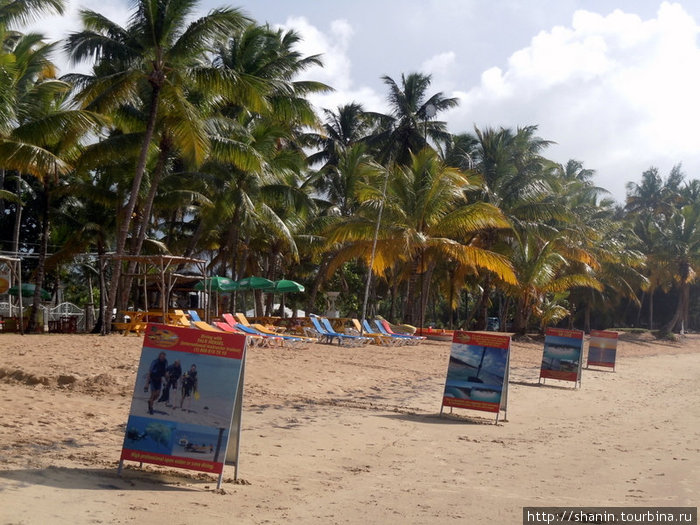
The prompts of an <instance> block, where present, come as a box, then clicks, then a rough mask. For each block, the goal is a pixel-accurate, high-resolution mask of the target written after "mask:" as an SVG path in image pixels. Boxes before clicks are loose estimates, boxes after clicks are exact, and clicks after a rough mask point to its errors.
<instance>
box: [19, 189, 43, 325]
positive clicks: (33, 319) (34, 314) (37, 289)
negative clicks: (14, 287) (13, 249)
mask: <svg viewBox="0 0 700 525" xmlns="http://www.w3.org/2000/svg"><path fill="white" fill-rule="evenodd" d="M42 204H43V206H42V207H43V210H42V212H43V213H42V217H41V243H40V245H39V262H38V264H37V267H36V278H35V280H34V304H32V311H31V316H30V318H29V326H28V327H27V331H28V332H29V333H32V332H34V330H35V328H36V326H37V321H38V320H39V307H40V306H41V288H42V286H43V285H44V273H45V271H46V254H47V252H48V249H49V205H50V200H49V178H48V177H46V178H45V179H44V191H43V195H42ZM20 293H21V290H20ZM20 322H24V319H21V320H20ZM42 328H43V327H42Z"/></svg>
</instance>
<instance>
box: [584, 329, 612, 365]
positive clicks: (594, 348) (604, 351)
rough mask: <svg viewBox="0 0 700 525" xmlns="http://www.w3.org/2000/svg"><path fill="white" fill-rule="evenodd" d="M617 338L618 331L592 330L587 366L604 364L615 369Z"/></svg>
mask: <svg viewBox="0 0 700 525" xmlns="http://www.w3.org/2000/svg"><path fill="white" fill-rule="evenodd" d="M617 338H618V333H617V332H606V331H604V330H591V340H590V341H589V342H588V360H587V361H586V367H589V366H604V367H608V368H612V369H613V370H615V357H616V354H617Z"/></svg>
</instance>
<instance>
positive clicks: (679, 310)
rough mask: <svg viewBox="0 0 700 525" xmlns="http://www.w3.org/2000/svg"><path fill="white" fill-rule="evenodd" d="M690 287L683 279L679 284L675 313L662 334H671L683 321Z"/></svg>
mask: <svg viewBox="0 0 700 525" xmlns="http://www.w3.org/2000/svg"><path fill="white" fill-rule="evenodd" d="M689 292H690V285H689V284H688V282H686V281H685V279H683V280H682V282H681V288H680V290H679V291H678V303H677V304H676V311H675V312H674V314H673V317H672V318H671V320H670V321H669V322H668V323H667V324H666V325H665V326H664V327H663V328H662V329H661V331H662V332H663V333H667V334H669V333H671V332H672V331H673V330H674V329H675V328H676V326H677V325H678V323H679V322H680V321H681V320H682V319H683V314H684V312H685V308H686V304H687V303H688V299H689V295H690V293H689Z"/></svg>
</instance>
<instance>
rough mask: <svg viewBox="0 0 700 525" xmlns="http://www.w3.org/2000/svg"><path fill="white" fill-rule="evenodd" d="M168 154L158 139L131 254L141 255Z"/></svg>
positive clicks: (126, 286) (128, 280) (126, 281)
mask: <svg viewBox="0 0 700 525" xmlns="http://www.w3.org/2000/svg"><path fill="white" fill-rule="evenodd" d="M169 154H170V148H169V146H168V143H167V141H166V140H165V139H162V140H161V141H160V153H159V154H158V162H157V163H156V167H155V169H154V171H153V177H152V179H151V186H150V188H148V195H147V196H146V202H145V203H144V205H143V210H142V211H141V219H140V220H139V221H138V224H136V235H134V236H132V242H131V254H132V255H141V249H142V248H143V242H144V241H145V240H146V233H147V232H148V225H149V224H150V222H151V213H152V210H153V202H154V200H155V198H156V193H157V192H158V185H159V184H160V181H161V179H162V178H163V175H164V174H165V163H166V161H167V160H168V155H169ZM136 264H137V262H136V261H130V262H129V266H128V268H127V271H126V273H127V275H126V276H125V278H124V281H123V285H124V286H123V288H124V295H126V294H128V292H129V290H131V285H132V283H133V281H134V277H133V275H134V272H135V271H136Z"/></svg>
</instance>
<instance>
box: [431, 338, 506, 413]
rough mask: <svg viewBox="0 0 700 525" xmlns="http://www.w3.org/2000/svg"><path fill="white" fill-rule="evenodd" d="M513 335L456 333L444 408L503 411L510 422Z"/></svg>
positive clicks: (442, 407)
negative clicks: (509, 382) (509, 392)
mask: <svg viewBox="0 0 700 525" xmlns="http://www.w3.org/2000/svg"><path fill="white" fill-rule="evenodd" d="M509 374H510V336H507V335H496V334H486V333H482V332H455V334H454V337H453V339H452V349H451V351H450V361H449V364H448V367H447V378H446V380H445V390H444V392H443V396H442V405H441V407H440V415H442V412H443V409H444V407H446V406H448V407H450V413H451V412H452V408H466V409H470V410H481V411H485V412H493V413H495V414H496V424H498V417H499V415H500V412H501V411H503V412H504V421H507V419H506V417H507V414H508V412H507V410H508V377H509Z"/></svg>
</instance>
